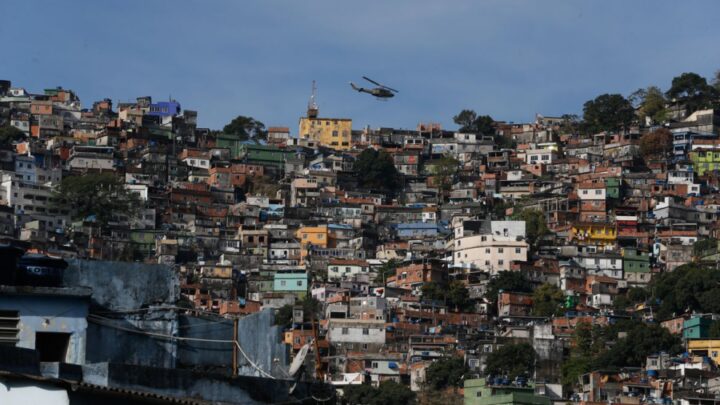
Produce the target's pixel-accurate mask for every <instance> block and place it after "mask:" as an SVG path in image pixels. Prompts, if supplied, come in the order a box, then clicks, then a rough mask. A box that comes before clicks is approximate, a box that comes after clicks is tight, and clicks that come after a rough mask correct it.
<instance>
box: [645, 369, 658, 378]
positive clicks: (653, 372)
mask: <svg viewBox="0 0 720 405" xmlns="http://www.w3.org/2000/svg"><path fill="white" fill-rule="evenodd" d="M647 375H648V377H651V378H657V376H658V372H657V370H648V371H647Z"/></svg>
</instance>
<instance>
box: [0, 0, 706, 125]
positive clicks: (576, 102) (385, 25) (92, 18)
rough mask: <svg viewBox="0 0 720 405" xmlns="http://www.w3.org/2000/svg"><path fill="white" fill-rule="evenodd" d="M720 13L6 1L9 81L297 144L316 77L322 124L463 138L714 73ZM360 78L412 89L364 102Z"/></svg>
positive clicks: (660, 8)
mask: <svg viewBox="0 0 720 405" xmlns="http://www.w3.org/2000/svg"><path fill="white" fill-rule="evenodd" d="M718 15H720V2H718V1H687V2H686V1H683V2H678V1H658V0H646V1H625V0H616V1H599V0H598V1H579V0H567V1H552V0H546V1H531V0H527V1H519V0H517V1H516V0H492V1H448V2H444V1H437V0H435V1H424V0H408V1H387V0H384V1H353V2H349V1H339V0H335V1H267V0H265V1H260V0H258V1H250V0H248V1H245V0H243V1H240V0H233V1H230V0H226V1H221V0H203V1H159V0H124V1H122V2H119V1H97V0H94V1H76V0H73V1H32V0H2V1H1V2H0V38H2V39H3V52H2V55H3V56H2V57H0V78H3V79H10V80H12V81H13V84H14V85H17V86H22V87H25V88H27V89H28V90H30V91H33V92H40V91H41V90H42V89H43V88H46V87H54V86H63V87H65V88H70V89H73V90H75V91H76V92H77V93H78V95H79V96H80V98H81V100H82V101H83V105H84V106H90V105H91V104H92V101H94V100H99V99H102V98H105V97H109V98H112V99H113V101H114V102H116V103H117V102H119V101H128V100H133V99H134V98H135V97H137V96H143V95H150V96H153V98H154V99H156V100H158V99H167V98H168V97H169V96H172V97H173V98H175V99H177V100H178V101H180V102H181V104H182V106H183V108H187V109H192V110H197V111H198V115H199V125H200V126H204V127H211V128H221V127H222V126H223V125H224V124H225V123H227V122H229V121H230V120H231V119H232V118H233V117H235V116H236V115H239V114H242V115H250V116H253V117H255V118H257V119H259V120H261V121H263V122H264V123H265V124H266V125H268V126H270V125H274V126H289V127H290V129H291V131H292V133H293V134H296V133H297V122H298V118H299V117H300V116H301V115H303V114H304V112H305V108H306V105H307V99H308V96H309V93H310V88H311V82H312V80H313V79H314V80H317V82H318V89H319V90H318V101H319V105H320V114H321V115H322V116H331V117H349V118H352V119H353V120H354V123H353V126H354V127H355V128H362V127H363V126H365V125H370V126H371V127H379V126H393V127H399V128H414V127H415V126H416V124H417V123H418V122H421V121H422V122H440V123H441V124H443V126H444V127H446V128H450V129H454V128H455V125H454V124H453V123H452V116H453V115H455V114H456V113H457V112H459V111H460V110H461V109H463V108H471V109H474V110H476V111H477V112H478V113H481V114H489V115H491V116H492V117H493V118H495V119H497V120H505V121H515V122H520V121H529V120H531V119H532V118H533V117H534V114H535V113H542V114H545V115H560V114H563V113H580V112H581V110H582V104H583V103H584V102H585V101H587V100H589V99H591V98H594V97H595V96H597V95H599V94H601V93H605V92H619V93H622V94H624V95H627V94H629V93H630V92H632V91H633V90H635V89H637V88H639V87H645V86H648V85H651V84H655V85H658V86H660V87H661V88H663V90H665V89H667V87H668V86H669V84H670V81H671V80H672V78H673V77H674V76H676V75H678V74H680V73H682V72H686V71H693V72H697V73H699V74H701V75H704V76H706V77H711V76H712V75H713V73H714V72H715V71H716V70H718V69H720V52H718V40H719V39H720V25H718V24H717V22H716V17H717V16H718ZM362 75H367V76H370V77H371V78H374V79H376V80H378V81H380V82H383V83H385V84H387V85H389V86H391V87H394V88H397V89H398V90H400V94H399V95H398V96H397V97H396V98H394V99H392V100H390V101H388V102H381V101H376V100H375V99H373V98H372V97H370V96H367V95H362V94H358V93H355V92H353V91H352V90H351V89H350V86H349V85H348V82H349V81H350V80H353V81H356V82H357V81H358V80H361V76H362Z"/></svg>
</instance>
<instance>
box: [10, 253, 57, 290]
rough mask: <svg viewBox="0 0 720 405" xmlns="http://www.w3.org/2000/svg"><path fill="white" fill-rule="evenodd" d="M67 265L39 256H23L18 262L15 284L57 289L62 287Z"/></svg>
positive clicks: (52, 258) (55, 259)
mask: <svg viewBox="0 0 720 405" xmlns="http://www.w3.org/2000/svg"><path fill="white" fill-rule="evenodd" d="M67 265H68V264H67V262H66V261H65V260H63V259H58V258H54V257H49V256H45V255H39V254H29V255H25V256H23V257H21V258H20V260H19V261H18V266H17V284H18V285H33V286H46V287H58V286H60V285H62V280H63V274H64V273H65V268H66V267H67Z"/></svg>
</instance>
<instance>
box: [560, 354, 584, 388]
mask: <svg viewBox="0 0 720 405" xmlns="http://www.w3.org/2000/svg"><path fill="white" fill-rule="evenodd" d="M591 370H592V359H591V358H589V357H582V356H571V357H570V358H568V359H567V360H565V361H563V363H562V365H561V366H560V373H561V376H562V377H561V380H560V382H561V383H562V385H564V386H566V387H569V386H574V385H576V384H577V383H578V378H580V376H581V375H583V374H585V373H588V372H590V371H591Z"/></svg>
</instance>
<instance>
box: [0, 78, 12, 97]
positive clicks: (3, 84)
mask: <svg viewBox="0 0 720 405" xmlns="http://www.w3.org/2000/svg"><path fill="white" fill-rule="evenodd" d="M11 86H12V83H11V82H10V80H0V96H4V95H6V94H8V92H9V91H10V87H11Z"/></svg>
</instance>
